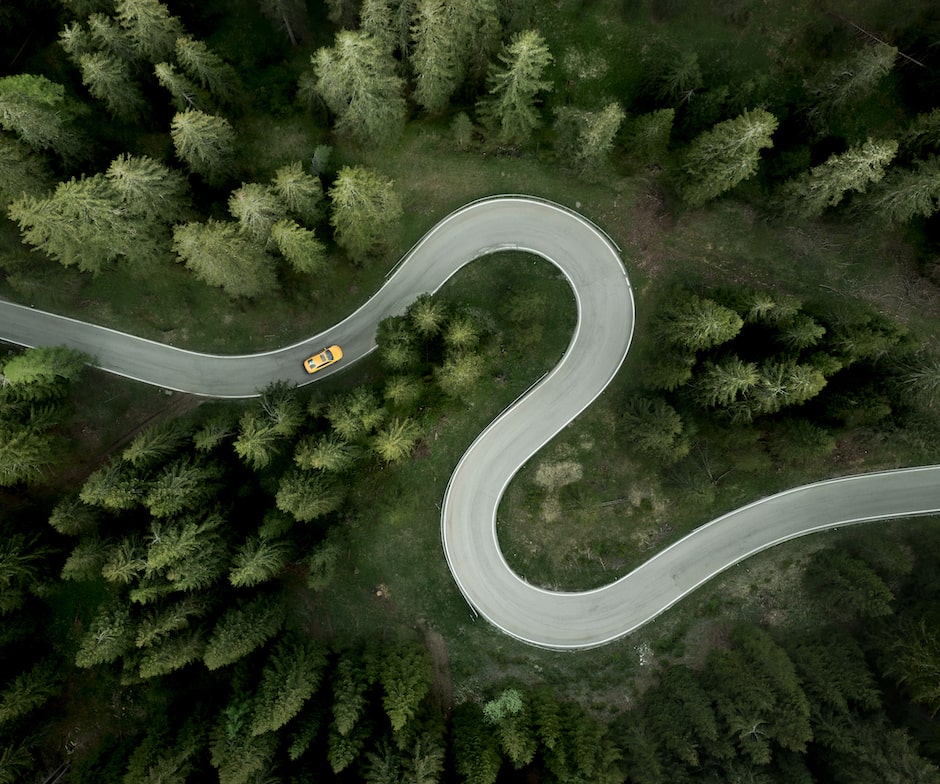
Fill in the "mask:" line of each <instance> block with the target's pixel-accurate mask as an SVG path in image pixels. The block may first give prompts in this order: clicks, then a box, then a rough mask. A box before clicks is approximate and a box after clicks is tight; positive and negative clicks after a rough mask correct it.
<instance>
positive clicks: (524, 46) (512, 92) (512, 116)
mask: <svg viewBox="0 0 940 784" xmlns="http://www.w3.org/2000/svg"><path fill="white" fill-rule="evenodd" d="M499 61H500V63H501V65H498V66H493V67H491V68H490V71H489V74H488V76H487V92H488V95H487V96H486V97H485V98H483V99H481V100H480V102H479V104H478V110H479V112H480V114H481V116H483V117H484V118H486V119H487V121H488V122H489V124H490V125H491V126H492V127H493V129H494V130H495V132H496V135H497V137H498V138H499V140H500V141H501V142H503V143H504V144H523V143H525V142H527V141H529V140H530V139H531V137H532V134H533V132H534V131H535V129H536V128H538V126H539V124H540V122H541V119H540V117H539V111H538V108H537V99H538V95H539V93H541V92H544V91H547V90H551V89H552V83H551V82H550V81H548V80H547V79H545V78H544V73H545V69H546V68H547V67H548V66H549V65H550V64H551V63H552V55H551V53H550V52H549V50H548V46H547V45H546V43H545V39H543V38H542V36H541V35H539V33H538V32H536V31H535V30H525V31H523V32H521V33H517V34H516V35H514V36H513V38H512V40H511V41H510V43H509V44H508V45H507V46H506V47H505V48H504V49H503V52H502V53H501V54H500V55H499Z"/></svg>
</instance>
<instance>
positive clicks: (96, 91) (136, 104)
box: [78, 52, 146, 120]
mask: <svg viewBox="0 0 940 784" xmlns="http://www.w3.org/2000/svg"><path fill="white" fill-rule="evenodd" d="M78 67H79V69H80V70H81V73H82V83H83V84H84V85H85V86H86V87H87V88H88V92H90V93H91V94H92V95H93V96H94V97H95V98H97V99H98V100H100V101H104V104H105V106H107V107H108V111H109V112H110V113H111V114H112V115H113V116H114V117H117V118H119V119H122V120H134V119H136V118H137V117H139V116H140V114H141V113H142V112H143V110H144V107H145V106H146V104H145V102H144V97H143V95H142V94H141V92H140V89H139V88H138V87H137V85H136V84H135V83H134V81H133V79H132V78H131V75H130V71H129V69H128V67H127V64H126V63H125V62H124V61H123V60H119V59H118V58H117V57H115V56H114V55H112V54H109V53H107V52H92V53H89V54H82V55H79V57H78Z"/></svg>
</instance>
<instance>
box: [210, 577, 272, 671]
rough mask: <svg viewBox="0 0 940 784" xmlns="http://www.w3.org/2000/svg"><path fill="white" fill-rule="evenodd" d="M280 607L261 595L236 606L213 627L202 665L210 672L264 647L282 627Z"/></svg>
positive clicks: (269, 598)
mask: <svg viewBox="0 0 940 784" xmlns="http://www.w3.org/2000/svg"><path fill="white" fill-rule="evenodd" d="M284 612H285V610H284V607H283V605H282V604H280V603H279V602H277V601H275V600H273V599H272V598H271V597H269V596H265V595H261V596H258V597H257V598H255V599H252V600H251V601H248V602H239V604H238V605H236V606H235V607H232V608H231V609H229V610H228V611H227V612H226V613H225V614H224V615H223V616H222V617H221V618H220V619H219V621H218V622H217V623H216V625H215V628H214V629H213V630H212V635H211V637H210V638H209V642H208V644H207V645H206V652H205V654H204V655H203V661H204V662H205V665H206V667H208V668H209V669H210V670H217V669H219V668H220V667H224V666H226V665H228V664H233V663H234V662H236V661H238V660H239V659H241V658H243V657H245V656H247V655H248V654H249V653H251V652H252V651H253V650H255V649H256V648H258V647H260V646H261V645H264V643H265V642H267V641H268V640H269V639H271V638H272V637H273V636H274V635H275V634H277V633H278V631H279V630H280V628H281V625H282V624H283V623H284Z"/></svg>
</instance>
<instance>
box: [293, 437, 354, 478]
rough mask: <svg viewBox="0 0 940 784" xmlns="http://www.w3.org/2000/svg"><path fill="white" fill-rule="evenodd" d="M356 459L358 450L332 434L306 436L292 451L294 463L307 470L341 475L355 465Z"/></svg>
mask: <svg viewBox="0 0 940 784" xmlns="http://www.w3.org/2000/svg"><path fill="white" fill-rule="evenodd" d="M357 457H358V450H357V449H356V448H355V447H353V446H352V445H350V444H349V443H348V442H347V441H345V440H344V439H342V438H340V437H339V436H337V435H335V434H333V433H330V434H327V435H321V436H318V437H316V438H314V437H312V436H308V437H307V438H305V439H303V440H302V441H300V442H299V443H298V444H297V447H296V449H295V450H294V462H295V463H296V464H297V465H298V466H299V467H300V468H304V469H307V470H314V469H315V470H319V471H331V472H334V473H342V472H343V471H346V470H348V469H349V468H351V467H352V466H353V465H354V464H355V462H356V458H357Z"/></svg>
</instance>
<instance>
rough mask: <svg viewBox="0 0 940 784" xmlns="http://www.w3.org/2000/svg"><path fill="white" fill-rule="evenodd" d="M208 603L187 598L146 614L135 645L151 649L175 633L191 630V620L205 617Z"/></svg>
mask: <svg viewBox="0 0 940 784" xmlns="http://www.w3.org/2000/svg"><path fill="white" fill-rule="evenodd" d="M207 610H208V603H207V602H205V601H203V600H202V599H197V598H196V597H194V596H187V597H185V598H183V599H181V600H179V601H175V602H173V603H172V604H169V605H165V606H163V607H162V608H159V609H154V610H151V611H150V612H148V613H146V614H145V615H144V616H143V617H142V618H141V619H140V622H139V623H138V625H137V636H136V637H135V639H134V645H135V646H136V647H138V648H150V647H153V646H154V645H158V644H159V643H161V642H163V641H164V640H166V639H167V638H168V637H169V636H170V635H171V634H173V633H174V632H179V631H183V630H184V629H188V628H190V621H191V619H197V618H201V617H203V616H204V615H205V614H206V612H207Z"/></svg>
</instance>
